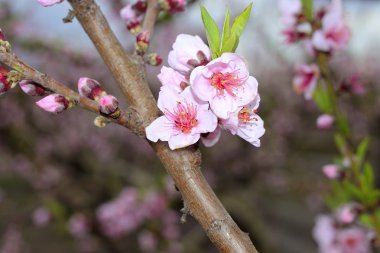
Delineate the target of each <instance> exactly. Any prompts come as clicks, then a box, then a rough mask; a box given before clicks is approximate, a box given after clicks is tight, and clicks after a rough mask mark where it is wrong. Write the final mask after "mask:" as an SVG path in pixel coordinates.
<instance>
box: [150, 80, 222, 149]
mask: <svg viewBox="0 0 380 253" xmlns="http://www.w3.org/2000/svg"><path fill="white" fill-rule="evenodd" d="M158 108H160V110H161V111H162V112H163V113H164V116H161V117H159V118H158V119H156V120H155V121H153V122H152V123H151V124H150V125H149V126H148V127H147V128H146V135H147V138H148V139H149V140H150V141H153V142H157V141H158V140H159V139H160V140H161V141H168V142H169V147H170V149H172V150H174V149H178V148H183V147H186V146H189V145H192V144H194V143H196V142H197V141H198V140H199V138H200V135H201V134H202V133H208V132H213V131H214V130H215V128H216V126H217V118H216V116H215V115H214V114H213V113H212V112H211V111H210V110H209V105H208V103H203V102H201V101H198V100H197V99H196V98H194V97H193V94H192V93H191V91H190V87H188V88H186V89H185V90H184V91H183V92H182V93H180V94H177V93H175V92H174V91H172V90H171V89H169V88H164V87H163V88H162V89H161V91H160V94H159V97H158Z"/></svg>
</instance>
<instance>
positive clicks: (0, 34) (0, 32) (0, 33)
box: [0, 28, 5, 40]
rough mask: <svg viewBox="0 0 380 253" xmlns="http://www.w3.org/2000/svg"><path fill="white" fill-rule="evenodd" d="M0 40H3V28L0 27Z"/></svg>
mask: <svg viewBox="0 0 380 253" xmlns="http://www.w3.org/2000/svg"><path fill="white" fill-rule="evenodd" d="M0 40H5V35H4V33H3V30H1V28H0Z"/></svg>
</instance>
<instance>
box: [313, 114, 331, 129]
mask: <svg viewBox="0 0 380 253" xmlns="http://www.w3.org/2000/svg"><path fill="white" fill-rule="evenodd" d="M334 121H335V118H334V116H332V115H330V114H322V115H320V116H319V117H318V119H317V127H318V128H320V129H328V128H330V127H331V126H332V124H333V123H334Z"/></svg>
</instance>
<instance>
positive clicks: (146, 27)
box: [142, 0, 160, 35]
mask: <svg viewBox="0 0 380 253" xmlns="http://www.w3.org/2000/svg"><path fill="white" fill-rule="evenodd" d="M147 4H148V7H147V10H146V14H145V17H144V22H143V26H142V30H143V31H145V32H148V34H149V35H152V34H153V30H154V25H155V24H156V20H157V16H158V14H159V13H160V7H159V6H158V1H157V0H148V2H147Z"/></svg>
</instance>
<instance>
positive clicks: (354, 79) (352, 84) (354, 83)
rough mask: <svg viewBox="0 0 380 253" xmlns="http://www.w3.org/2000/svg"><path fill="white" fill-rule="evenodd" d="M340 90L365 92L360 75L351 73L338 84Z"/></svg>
mask: <svg viewBox="0 0 380 253" xmlns="http://www.w3.org/2000/svg"><path fill="white" fill-rule="evenodd" d="M340 90H341V91H345V92H352V93H353V94H356V95H363V94H364V93H366V88H365V87H364V83H363V80H362V78H361V77H360V75H358V74H353V75H351V76H349V77H348V78H347V79H346V80H344V81H343V82H342V84H341V85H340Z"/></svg>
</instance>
